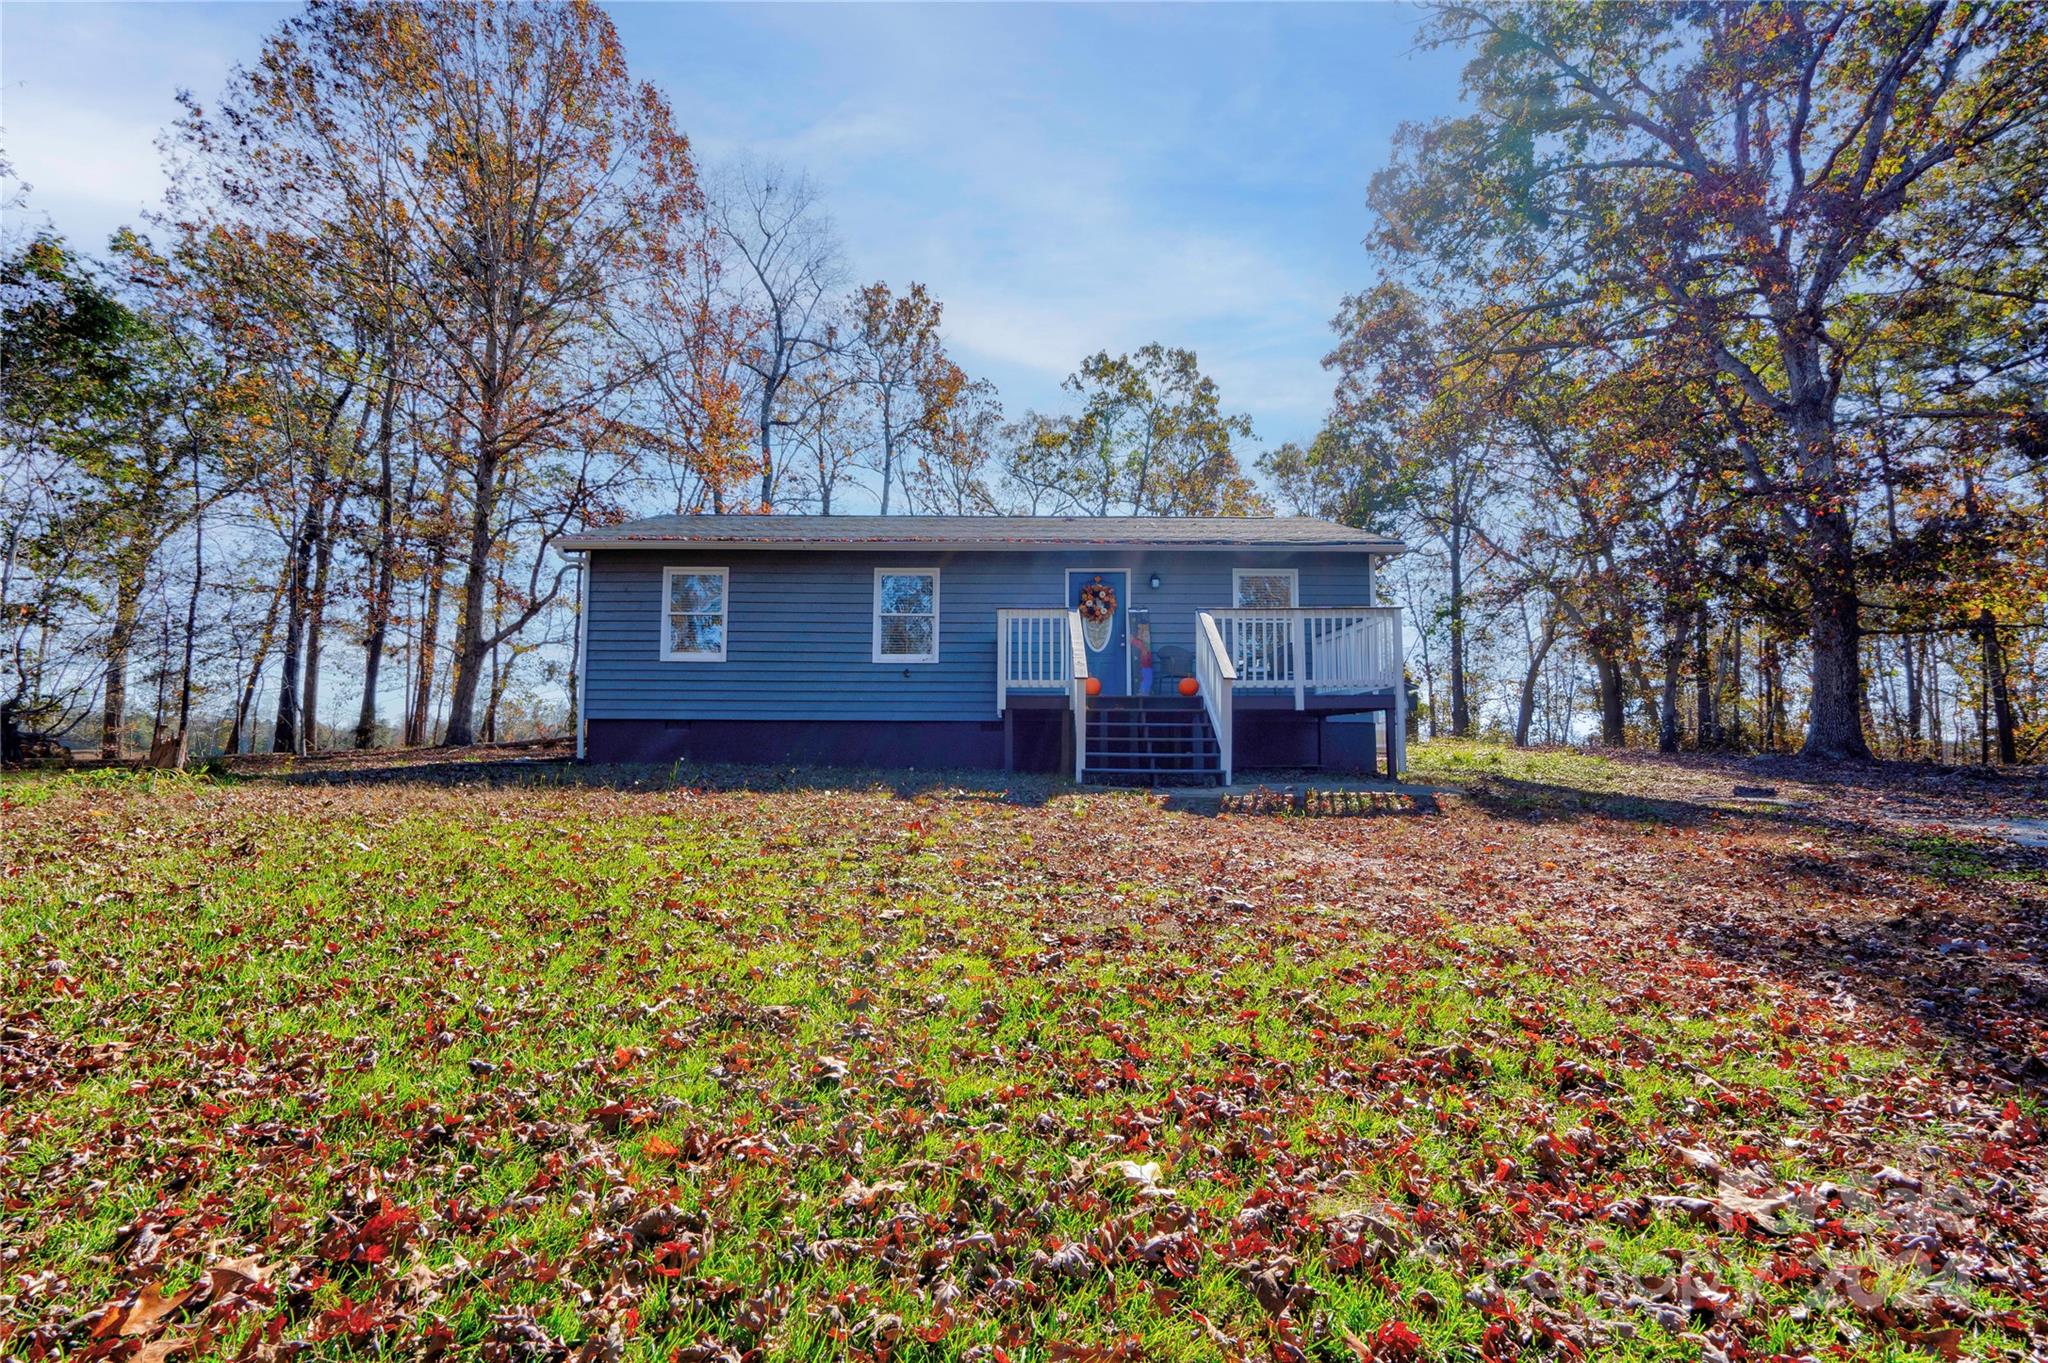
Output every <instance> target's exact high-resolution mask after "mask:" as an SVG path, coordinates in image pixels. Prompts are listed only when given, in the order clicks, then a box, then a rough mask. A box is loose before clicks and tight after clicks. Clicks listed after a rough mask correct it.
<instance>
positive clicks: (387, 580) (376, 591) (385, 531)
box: [355, 337, 398, 748]
mask: <svg viewBox="0 0 2048 1363" xmlns="http://www.w3.org/2000/svg"><path fill="white" fill-rule="evenodd" d="M395 363H396V355H395V350H394V346H393V343H392V341H391V340H390V339H389V338H388V337H387V338H386V340H385V343H384V395H383V401H382V403H381V404H380V405H379V407H378V409H377V549H376V563H375V565H374V567H373V572H374V574H375V577H374V580H373V581H372V582H371V584H370V601H369V608H368V611H367V613H366V614H367V619H366V620H365V621H364V624H365V625H366V626H367V628H366V629H365V631H364V634H363V703H362V706H361V708H360V709H358V710H357V712H356V735H355V743H356V747H357V748H368V747H371V746H373V745H374V744H375V743H376V742H377V682H378V675H379V673H380V672H381V671H382V670H383V666H384V636H385V634H386V633H387V632H388V631H389V629H390V627H391V602H392V594H393V592H394V591H395V590H396V587H397V574H398V536H397V535H396V533H394V521H395V519H396V516H395V510H394V508H393V506H392V492H393V490H394V488H393V483H392V478H391V441H392V434H393V432H392V428H393V426H394V425H395V424H396V417H397V408H398V382H397V379H396V377H395V376H394V375H393V373H392V367H393V365H394V364H395Z"/></svg>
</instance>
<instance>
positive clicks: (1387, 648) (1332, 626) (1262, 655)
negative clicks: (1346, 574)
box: [1211, 606, 1401, 710]
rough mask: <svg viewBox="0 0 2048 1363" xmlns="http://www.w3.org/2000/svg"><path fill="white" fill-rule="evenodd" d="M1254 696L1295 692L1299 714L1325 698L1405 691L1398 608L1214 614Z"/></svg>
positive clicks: (1241, 676) (1239, 680)
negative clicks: (1316, 696) (1316, 697)
mask: <svg viewBox="0 0 2048 1363" xmlns="http://www.w3.org/2000/svg"><path fill="white" fill-rule="evenodd" d="M1211 614H1213V615H1214V616H1215V619H1216V626H1217V629H1218V630H1219V631H1220V632H1221V634H1222V636H1223V646H1224V648H1225V649H1226V650H1227V651H1228V653H1229V655H1230V660H1231V662H1232V663H1234V664H1236V667H1237V684H1238V685H1239V686H1241V687H1243V688H1245V689H1247V690H1254V689H1257V690H1266V691H1292V692H1293V693H1294V708H1295V709H1297V710H1299V709H1301V708H1303V706H1304V704H1305V703H1306V701H1307V697H1308V693H1309V692H1311V691H1318V692H1324V693H1332V694H1334V693H1338V692H1345V691H1398V690H1399V689H1400V680H1401V611H1400V608H1399V607H1398V606H1334V607H1330V606H1297V607H1292V608H1288V609H1257V610H1254V609H1234V610H1219V611H1214V612H1211Z"/></svg>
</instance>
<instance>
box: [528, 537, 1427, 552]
mask: <svg viewBox="0 0 2048 1363" xmlns="http://www.w3.org/2000/svg"><path fill="white" fill-rule="evenodd" d="M554 547H555V549H556V550H558V551H559V552H561V553H565V554H580V553H588V552H590V551H592V550H647V551H652V550H658V549H674V548H688V549H699V548H711V549H782V550H797V551H807V552H819V551H832V550H837V551H840V552H860V553H906V552H907V553H934V552H953V553H960V552H967V553H1045V552H1048V551H1059V550H1070V549H1086V550H1096V549H1125V550H1132V549H1137V550H1162V549H1171V550H1175V551H1179V552H1208V553H1242V552H1244V551H1246V550H1259V551H1271V550H1281V551H1286V552H1315V553H1347V554H1385V555H1388V556H1392V555H1395V554H1401V553H1405V552H1407V548H1408V546H1407V545H1406V544H1405V543H1403V542H1402V541H1400V540H1323V541H1305V540H1287V541H1279V540H1275V541H1269V542H1265V543H1259V542H1252V541H1217V540H1133V539H1116V540H1072V539H1065V540H766V539H727V538H721V537H716V536H695V537H690V538H680V537H673V536H644V537H637V538H634V539H606V538H601V537H599V538H591V537H587V536H582V535H565V536H563V537H562V538H560V539H557V540H556V541H555V542H554Z"/></svg>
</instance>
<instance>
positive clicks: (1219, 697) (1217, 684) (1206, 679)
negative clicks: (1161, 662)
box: [1195, 611, 1237, 786]
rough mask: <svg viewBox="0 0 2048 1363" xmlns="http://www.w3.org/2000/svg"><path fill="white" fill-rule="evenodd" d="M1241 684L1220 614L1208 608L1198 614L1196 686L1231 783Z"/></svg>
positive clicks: (1219, 762)
mask: <svg viewBox="0 0 2048 1363" xmlns="http://www.w3.org/2000/svg"><path fill="white" fill-rule="evenodd" d="M1236 686H1237V668H1236V666H1235V665H1233V664H1232V663H1231V661H1230V653H1229V651H1228V650H1226V649H1225V648H1224V647H1223V635H1222V633H1221V632H1220V631H1218V630H1217V628H1216V617H1215V616H1213V615H1211V614H1209V612H1207V611H1202V612H1200V613H1199V614H1197V615H1196V616H1195V687H1196V689H1197V690H1198V691H1200V692H1201V695H1202V708H1203V709H1204V710H1206V711H1207V712H1208V715H1209V727H1210V728H1212V729H1214V730H1215V731H1216V756H1217V758H1218V765H1220V766H1221V767H1222V769H1223V784H1224V785H1226V786H1227V785H1229V784H1230V767H1231V750H1230V749H1231V742H1230V716H1231V709H1232V702H1231V692H1232V691H1233V690H1234V689H1235V688H1236Z"/></svg>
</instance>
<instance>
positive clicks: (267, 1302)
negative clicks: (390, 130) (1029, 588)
mask: <svg viewBox="0 0 2048 1363" xmlns="http://www.w3.org/2000/svg"><path fill="white" fill-rule="evenodd" d="M1256 807H1257V808H1266V806H1263V805H1261V806H1256ZM1272 807H1273V808H1274V809H1275V810H1276V811H1277V812H1275V813H1273V814H1250V813H1246V814H1225V815H1223V816H1221V817H1214V818H1211V817H1204V816H1201V815H1195V814H1187V813H1181V812H1175V811H1171V810H1168V809H1164V808H1162V807H1160V806H1159V805H1158V804H1157V803H1155V802H1153V801H1150V800H1146V799H1141V798H1136V797H1124V796H1115V797H1108V796H1100V795H1088V796H1081V797H1074V796H1068V795H1060V796H1057V797H1054V798H1051V799H1047V800H1044V801H1043V802H1038V803H1033V802H1030V801H1015V802H1010V801H1003V800H1000V799H991V798H988V797H987V796H985V795H983V794H980V793H976V792H943V791H941V792H933V793H928V794H923V795H916V796H910V797H899V796H895V795H892V794H890V793H887V792H875V791H862V790H816V791H812V790H801V789H797V790H789V791H778V792H770V793H750V792H743V791H740V792H708V791H687V790H686V791H646V792H616V791H608V790H544V791H525V790H516V789H515V790H508V789H502V788H495V787H491V786H488V785H476V786H472V787H467V788H463V787H457V788H454V789H440V788H434V787H428V786H410V785H378V784H374V783H369V782H364V783H362V784H358V785H347V786H339V787H331V788H330V787H296V788H295V787H288V786H282V785H277V784H269V783H260V784H255V785H242V786H235V785H229V786H220V787H215V786H209V785H205V784H196V785H191V786H189V787H181V788H178V789H176V790H173V791H171V792H169V793H165V792H163V791H161V790H158V791H157V792H156V793H154V794H151V793H148V791H146V790H144V789H142V788H138V789H137V790H135V791H132V792H130V791H123V790H120V789H118V788H117V789H113V790H111V791H110V790H108V789H106V788H96V789H93V790H91V791H90V792H89V793H88V792H85V791H75V792H64V793H60V794H58V795H55V796H52V797H50V798H48V799H47V800H45V801H44V802H42V803H40V804H37V805H35V806H33V807H25V808H21V809H16V810H12V811H10V812H9V817H8V819H7V821H6V826H5V828H4V829H0V874H4V877H5V880H4V883H5V884H6V885H7V886H8V887H10V889H9V901H8V902H9V906H10V907H9V909H8V911H7V912H8V917H7V918H6V920H5V922H4V924H0V927H4V936H0V984H4V986H5V990H6V996H7V998H8V999H9V1002H8V1003H7V1004H5V1005H4V1009H5V1015H4V1017H0V1085H4V1093H5V1097H6V1103H5V1107H4V1109H0V1271H4V1273H5V1286H4V1288H0V1352H6V1353H8V1354H10V1355H19V1356H22V1357H30V1358H43V1357H54V1356H58V1355H65V1356H76V1357H88V1358H162V1359H168V1358H174V1357H189V1358H194V1359H197V1358H203V1357H228V1358H238V1359H269V1358H275V1357H283V1356H286V1355H288V1354H291V1353H294V1352H297V1351H301V1350H304V1349H313V1350H316V1351H319V1352H321V1353H324V1354H341V1353H351V1352H364V1353H370V1352H376V1353H382V1354H399V1353H403V1354H405V1355H407V1356H410V1357H415V1358H419V1359H435V1358H440V1357H456V1356H461V1357H471V1356H474V1357H484V1358H490V1359H496V1360H505V1361H506V1363H515V1361H518V1363H525V1361H526V1360H542V1359H546V1360H558V1359H576V1360H589V1361H591V1363H597V1361H599V1360H614V1359H624V1358H629V1357H631V1358H654V1357H659V1358H663V1359H678V1360H699V1361H700V1363H733V1361H734V1360H751V1359H758V1358H767V1357H772V1356H783V1355H787V1354H793V1353H805V1352H808V1353H810V1354H812V1355H829V1356H845V1357H853V1358H861V1359H867V1360H875V1361H876V1363H881V1361H882V1360H895V1359H907V1358H912V1357H962V1358H970V1357H971V1358H974V1359H976V1360H986V1361H987V1363H994V1360H996V1359H999V1358H1004V1359H1016V1360H1019V1363H1022V1360H1023V1359H1025V1358H1041V1357H1042V1358H1063V1359H1075V1360H1080V1359H1099V1360H1111V1359H1136V1358H1140V1357H1148V1358H1149V1357H1180V1356H1185V1357H1191V1358H1193V1357H1217V1356H1223V1357H1230V1358H1253V1357H1259V1358H1297V1357H1301V1358H1337V1359H1344V1358H1352V1359H1359V1360H1409V1359H1421V1358H1439V1357H1453V1356H1456V1357H1482V1358H1488V1359H1507V1358H1515V1357H1522V1358H1541V1357H1551V1356H1557V1357H1567V1358H1579V1357H1597V1356H1614V1355H1629V1356H1642V1357H1662V1356H1671V1357H1687V1358H1694V1357H1705V1358H1710V1359H1729V1360H1735V1359H1761V1358H1769V1357H1798V1356H1802V1355H1809V1356H1815V1357H1818V1356H1822V1355H1824V1354H1835V1355H1839V1356H1872V1357H1875V1356H1879V1355H1882V1354H1885V1353H1886V1351H1890V1353H1891V1356H1893V1357H1902V1356H1908V1355H1911V1354H1915V1353H1917V1354H1919V1355H1923V1356H1927V1357H1941V1358H1946V1357H1957V1356H1962V1355H1966V1354H1967V1355H1982V1356H1999V1355H2004V1356H2013V1355H2017V1354H2019V1353H2023V1352H2025V1351H2028V1350H2035V1351H2039V1350H2040V1349H2042V1348H2044V1347H2048V1335H2044V1334H2043V1333H2042V1330H2041V1327H2040V1321H2041V1320H2042V1319H2043V1318H2044V1315H2048V1267H2044V1262H2048V1261H2044V1254H2048V1213H2044V1202H2043V1173H2044V1170H2043V1158H2044V1156H2043V1143H2042V1135H2041V1129H2040V1120H2041V1109H2040V1106H2039V1097H2038V1092H2039V1083H2038V1076H2039V1074H2040V1071H2039V1070H2038V1069H2037V1068H2035V1067H2036V1066H2038V1065H2039V1064H2040V1063H2041V1057H2042V1056H2043V1055H2044V1054H2048V1032H2044V1023H2048V1009H2044V1007H2043V1001H2042V999H2041V998H2040V997H2038V996H2037V995H2036V994H2034V993H2032V992H2030V981H2031V980H2032V979H2033V978H2034V975H2033V973H2032V972H2033V971H2034V970H2035V969H2036V968H2037V966H2038V964H2039V963H2038V961H2035V960H2032V959H2000V960H1997V961H1995V962H1987V961H1986V959H1985V958H1986V957H1987V956H1991V955H1993V954H1994V953H1991V952H1983V953H1979V952H1967V953H1962V952H1953V951H1951V952H1947V953H1943V952H1942V951H1941V950H1940V949H1939V946H1938V944H1937V943H1936V938H1937V937H1939V938H1940V939H1941V940H1948V939H1951V938H1953V937H1955V936H1957V935H1960V934H1959V932H1958V929H1965V930H1967V931H1968V932H1969V933H1970V934H1971V938H1970V940H1976V939H1977V937H1980V936H1981V937H1984V938H1985V939H1987V940H1991V939H1994V938H1998V936H1999V925H2001V924H2004V923H2007V922H2018V921H2023V920H2025V919H2027V918H2028V916H2029V915H2032V916H2034V917H2035V918H2036V919H2038V917H2039V915H2040V912H2041V908H2042V898H2041V891H2040V889H2039V887H2038V884H2037V883H2035V882H2029V881H2025V880H2017V881H1998V880H1985V881H1983V882H1981V883H1975V884H1947V883H1939V882H1937V881H1935V880H1933V879H1931V878H1930V877H1929V876H1928V875H1927V874H1926V873H1925V872H1924V871H1923V870H1920V869H1916V867H1915V866H1914V864H1913V863H1912V862H1911V860H1910V858H1909V857H1907V856H1906V855H1905V854H1904V853H1902V852H1901V851H1900V850H1899V848H1898V846H1897V845H1896V844H1895V843H1887V842H1885V841H1883V840H1882V839H1876V838H1870V839H1865V838H1861V837H1858V836H1845V835H1843V834H1841V833H1840V832H1839V830H1835V831H1828V830H1820V829H1816V828H1814V827H1811V826H1806V825H1802V824H1800V823H1798V822H1795V821H1792V820H1787V819H1785V818H1783V817H1782V816H1779V815H1772V816H1768V817H1752V816H1743V815H1733V814H1720V813H1710V814H1706V815H1702V816H1701V817H1699V818H1697V819H1692V820H1688V821H1683V822H1666V821H1664V820H1661V819H1659V818H1655V817H1628V818H1624V817H1612V816H1608V815H1603V814H1599V813H1586V812H1577V813H1570V814H1556V813H1542V814H1521V813H1516V812H1513V811H1501V810H1497V809H1491V808H1487V807H1482V806H1477V805H1474V804H1470V803H1467V802H1463V801H1460V800H1458V799H1455V798H1453V799H1449V800H1447V801H1445V802H1444V805H1443V808H1442V809H1441V810H1440V811H1439V812H1436V813H1411V812H1404V811H1403V810H1400V809H1395V808H1376V809H1374V810H1372V811H1370V812H1366V813H1364V814H1362V815H1361V816H1360V817H1351V818H1345V817H1322V818H1299V817H1293V815H1294V814H1295V813H1314V812H1318V811H1316V810H1313V809H1308V808H1302V809H1299V810H1297V809H1296V808H1295V806H1294V802H1292V801H1287V802H1281V803H1279V804H1276V805H1274V806H1272ZM1320 812H1323V813H1339V812H1341V811H1338V810H1335V809H1330V810H1323V811H1320ZM1929 904H1932V905H1934V906H1935V908H1934V909H1932V910H1930V909H1928V908H1927V907H1926V906H1927V905H1929ZM1916 906H1917V907H1916ZM1930 912H1934V913H1938V914H1939V915H1940V918H1941V923H1940V927H1939V928H1938V929H1927V928H1925V927H1924V926H1923V921H1924V920H1925V919H1926V917H1927V916H1928V914H1929V913H1930ZM1830 934H1832V935H1830ZM2000 940H2024V939H2020V938H2013V937H2007V938H2002V939H2000ZM1845 943H1848V944H1852V945H1853V949H1844V944H1845ZM2028 954H2029V953H2028V949H2027V948H2025V947H2021V948H2017V949H2016V955H2017V956H2019V957H2025V956H2028ZM60 982H61V983H60ZM1972 990H1974V991H1975V992H1974V993H1970V992H1968V991H1972ZM1943 994H1953V995H1956V996H1957V997H1954V998H1943V997H1941V995H1943Z"/></svg>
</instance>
